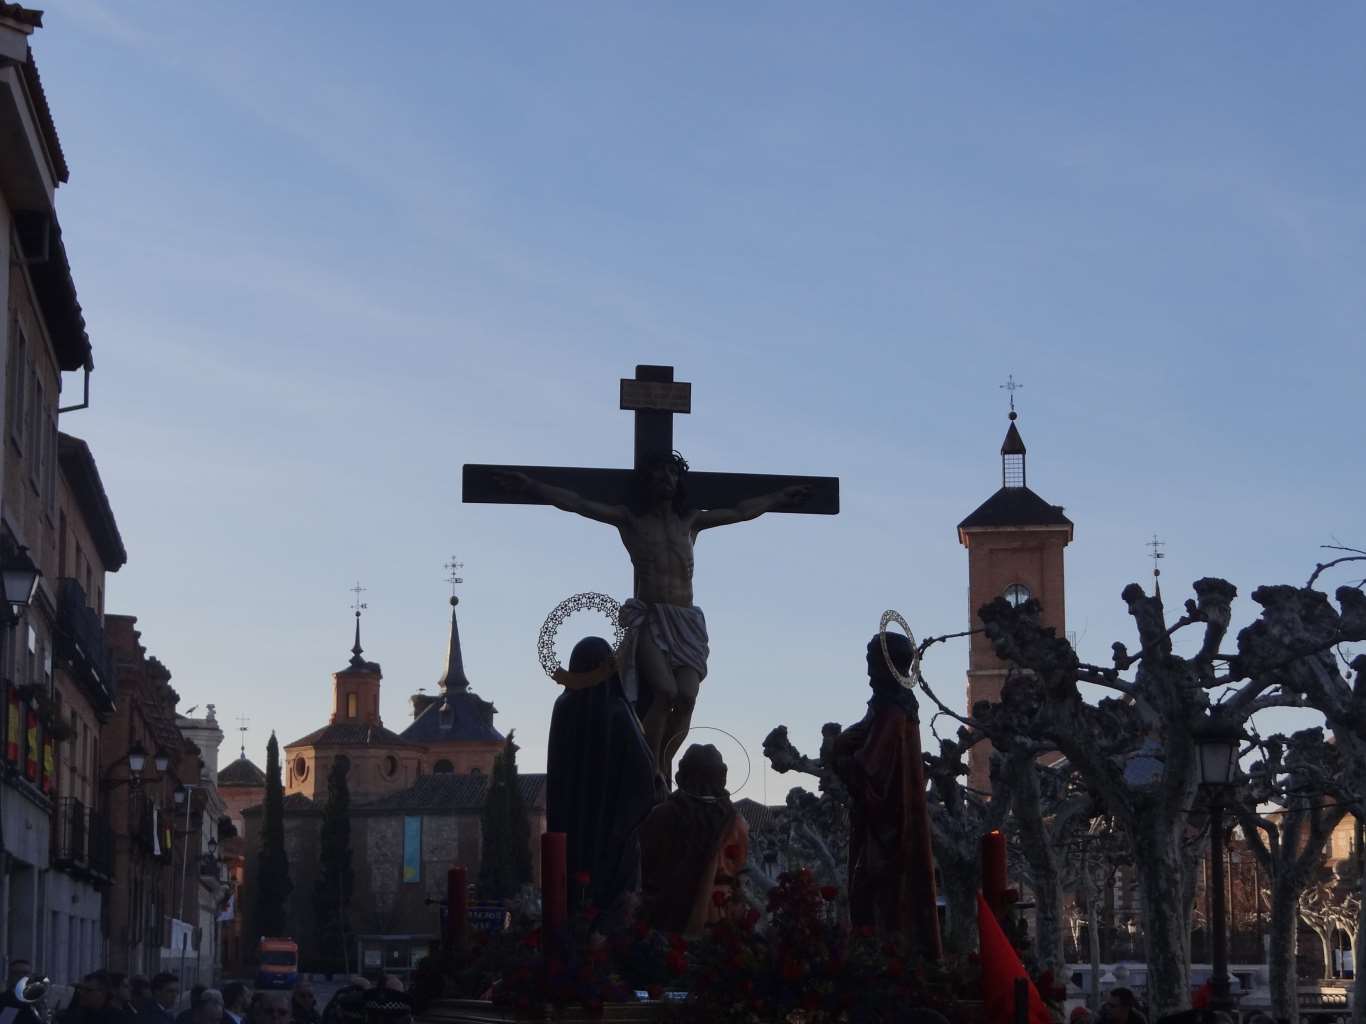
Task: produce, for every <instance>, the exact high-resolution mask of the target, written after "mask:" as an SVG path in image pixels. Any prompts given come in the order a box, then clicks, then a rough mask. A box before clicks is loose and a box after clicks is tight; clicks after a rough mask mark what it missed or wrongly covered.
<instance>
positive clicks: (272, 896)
mask: <svg viewBox="0 0 1366 1024" xmlns="http://www.w3.org/2000/svg"><path fill="white" fill-rule="evenodd" d="M252 888H253V889H254V890H255V892H256V928H255V931H256V932H257V933H258V934H260V935H267V936H271V935H288V934H289V931H290V929H289V913H288V904H289V894H290V893H291V892H292V891H293V890H294V883H293V882H291V881H290V880H289V855H288V854H287V853H286V852H285V790H284V784H283V783H282V782H281V778H280V744H279V742H278V741H277V740H276V739H275V734H274V733H271V734H270V742H269V743H267V744H266V809H265V814H264V815H263V817H262V820H261V851H260V856H258V857H257V860H256V877H255V878H254V879H253V880H252Z"/></svg>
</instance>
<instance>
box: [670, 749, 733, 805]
mask: <svg viewBox="0 0 1366 1024" xmlns="http://www.w3.org/2000/svg"><path fill="white" fill-rule="evenodd" d="M674 781H675V782H677V783H678V788H679V789H681V790H685V791H686V792H689V793H692V794H694V795H696V796H716V797H722V796H725V795H726V762H725V761H724V760H722V759H721V751H719V750H717V749H716V748H715V747H714V746H712V745H711V744H710V743H694V744H693V745H692V746H691V747H689V748H688V749H687V750H686V751H684V752H683V756H682V757H681V758H679V759H678V771H677V772H676V773H675V780H674Z"/></svg>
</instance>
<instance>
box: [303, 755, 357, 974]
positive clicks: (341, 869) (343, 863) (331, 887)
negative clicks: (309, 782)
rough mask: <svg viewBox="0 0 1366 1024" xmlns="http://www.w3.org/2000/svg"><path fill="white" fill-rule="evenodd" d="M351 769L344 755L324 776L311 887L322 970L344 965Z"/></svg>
mask: <svg viewBox="0 0 1366 1024" xmlns="http://www.w3.org/2000/svg"><path fill="white" fill-rule="evenodd" d="M350 770H351V762H350V760H349V759H348V758H347V757H345V756H344V755H343V756H341V757H338V758H337V759H336V761H334V762H333V764H332V770H331V772H329V773H328V776H327V803H326V804H324V805H323V824H322V833H321V837H320V842H319V846H320V851H319V860H320V869H321V870H320V871H319V873H318V881H317V882H316V883H315V884H314V886H313V927H314V934H313V940H314V951H315V955H316V957H317V958H318V961H319V967H320V968H321V969H324V970H327V969H332V970H343V969H345V965H346V935H347V932H348V931H349V929H350V924H351V913H350V912H351V891H352V886H353V884H354V881H355V875H354V872H353V871H352V867H351V790H350V787H349V786H348V785H347V781H346V777H347V774H348V773H349V772H350Z"/></svg>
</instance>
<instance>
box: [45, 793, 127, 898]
mask: <svg viewBox="0 0 1366 1024" xmlns="http://www.w3.org/2000/svg"><path fill="white" fill-rule="evenodd" d="M54 821H55V829H54V831H55V835H54V836H53V844H52V862H53V864H55V865H56V866H57V867H60V868H65V869H67V870H68V871H77V872H84V873H89V874H91V875H94V876H98V877H100V878H106V879H108V878H112V877H113V874H114V834H113V831H112V830H111V829H110V827H109V822H108V821H107V820H106V819H105V817H104V816H103V815H101V814H97V813H95V812H94V811H92V810H91V809H90V808H88V807H86V806H85V805H84V804H83V803H81V802H80V801H79V800H77V799H76V798H74V797H64V798H62V799H61V800H58V801H57V808H56V816H55V819H54Z"/></svg>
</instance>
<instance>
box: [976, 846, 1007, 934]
mask: <svg viewBox="0 0 1366 1024" xmlns="http://www.w3.org/2000/svg"><path fill="white" fill-rule="evenodd" d="M1009 884H1010V881H1009V879H1008V877H1007V875H1006V837H1005V834H1004V833H1003V832H1001V831H1000V830H999V829H992V830H991V831H990V832H988V833H987V834H986V835H984V836H983V837H982V895H983V896H984V897H985V898H986V901H987V906H989V907H990V908H991V911H992V913H994V914H997V915H1000V914H1001V913H1003V912H1004V911H1005V907H1006V888H1007V887H1008V886H1009Z"/></svg>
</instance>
